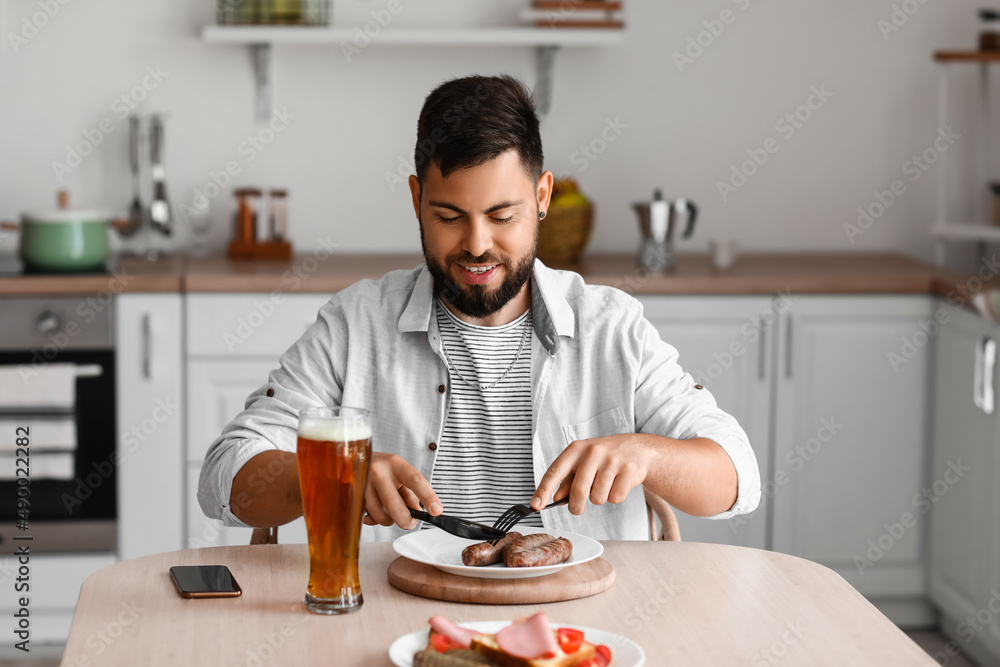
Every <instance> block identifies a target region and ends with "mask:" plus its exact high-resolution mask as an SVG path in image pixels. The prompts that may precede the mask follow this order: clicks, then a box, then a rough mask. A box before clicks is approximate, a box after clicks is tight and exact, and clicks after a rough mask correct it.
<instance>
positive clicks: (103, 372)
mask: <svg viewBox="0 0 1000 667" xmlns="http://www.w3.org/2000/svg"><path fill="white" fill-rule="evenodd" d="M37 355H38V353H37V352H0V367H6V368H10V367H21V366H27V367H31V365H32V363H37V362H38V356H37ZM53 361H54V362H57V363H72V364H77V365H78V367H84V366H86V367H89V369H90V370H89V372H88V373H86V374H82V375H79V376H77V378H76V381H75V383H76V401H75V405H74V406H73V407H72V408H71V409H68V410H64V411H56V412H52V411H45V410H33V409H31V408H25V407H21V408H12V406H11V405H9V404H8V405H3V404H2V403H0V424H2V428H4V429H5V430H11V431H13V430H14V429H15V428H16V427H18V426H22V427H23V426H27V427H29V435H28V438H29V452H28V453H29V457H28V461H27V463H28V466H27V467H28V470H29V472H28V479H29V480H30V484H28V485H26V486H27V488H28V489H29V490H30V495H29V496H28V501H29V503H30V505H29V507H28V508H27V510H28V514H27V519H26V523H25V524H20V523H19V522H20V521H24V520H25V516H24V515H23V514H19V511H18V504H17V499H18V498H19V497H24V495H25V491H24V490H23V489H24V482H21V483H20V484H21V486H19V483H18V481H17V476H16V474H15V473H16V470H15V465H17V466H18V467H22V468H23V467H24V463H25V462H24V461H20V462H17V464H15V459H14V455H15V452H13V451H7V450H5V451H3V452H0V454H2V455H3V457H4V458H3V470H0V546H2V548H4V549H12V548H13V546H12V545H13V544H14V540H13V538H14V536H15V535H17V536H19V538H21V539H24V538H27V537H29V536H30V538H31V551H32V553H52V552H70V551H72V552H82V551H102V552H103V551H114V550H115V549H116V530H115V522H116V519H117V514H118V511H117V502H118V498H117V486H118V484H117V478H116V474H117V467H118V458H117V453H116V452H117V449H116V443H117V437H116V435H115V423H116V422H115V405H116V401H115V365H114V364H115V358H114V352H113V351H112V350H97V351H92V350H88V351H72V350H62V351H60V352H59V354H58V356H57V357H56V358H55V359H54V360H53ZM98 369H99V371H98ZM70 420H71V421H72V423H73V424H75V432H76V438H75V440H76V447H75V449H72V448H70V449H68V450H67V449H62V450H61V451H51V450H49V449H47V448H46V443H45V442H44V441H43V442H39V441H38V438H36V437H34V434H33V433H32V430H33V431H35V432H36V433H38V432H45V429H46V425H47V426H48V427H49V432H51V425H52V423H53V422H54V421H57V422H61V423H62V425H63V426H65V425H66V422H67V421H70ZM32 425H35V427H34V428H33V429H31V426H32ZM39 425H41V426H39ZM20 433H21V434H23V431H21V432H20ZM6 435H13V433H11V434H6ZM10 439H11V438H0V441H3V440H10ZM21 453H22V454H23V452H21ZM32 468H34V471H35V473H36V474H35V475H32V474H31V472H32ZM22 476H23V473H22ZM19 489H21V490H20V492H19Z"/></svg>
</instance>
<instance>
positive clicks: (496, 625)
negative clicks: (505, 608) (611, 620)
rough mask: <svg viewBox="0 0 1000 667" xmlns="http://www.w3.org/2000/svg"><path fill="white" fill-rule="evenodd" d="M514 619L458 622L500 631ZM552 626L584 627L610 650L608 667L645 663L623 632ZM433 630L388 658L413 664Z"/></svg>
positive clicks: (405, 666)
mask: <svg viewBox="0 0 1000 667" xmlns="http://www.w3.org/2000/svg"><path fill="white" fill-rule="evenodd" d="M510 624H511V621H480V622H478V623H459V625H460V626H462V627H463V628H469V629H471V630H479V631H480V632H488V633H491V634H496V632H497V631H499V630H501V629H502V628H505V627H507V626H508V625H510ZM549 627H552V628H574V629H576V630H581V631H582V632H583V634H584V638H585V639H586V640H587V641H588V642H590V643H591V644H604V645H605V646H607V647H608V648H610V649H611V664H610V665H609V667H641V665H643V664H644V663H645V662H646V653H645V652H644V651H643V650H642V647H641V646H639V645H638V644H636V643H635V642H634V641H632V640H631V639H626V638H625V637H622V636H621V635H616V634H614V633H613V632H605V631H604V630H595V629H593V628H584V627H581V626H579V625H560V624H559V623H552V622H549ZM429 634H430V630H429V629H427V630H417V631H416V632H411V633H410V634H408V635H403V636H402V637H399V638H397V639H396V641H394V642H393V643H392V646H390V647H389V659H390V660H392V664H394V665H396V667H413V656H414V654H416V653H417V652H418V651H422V650H423V649H425V648H427V641H428V635H429Z"/></svg>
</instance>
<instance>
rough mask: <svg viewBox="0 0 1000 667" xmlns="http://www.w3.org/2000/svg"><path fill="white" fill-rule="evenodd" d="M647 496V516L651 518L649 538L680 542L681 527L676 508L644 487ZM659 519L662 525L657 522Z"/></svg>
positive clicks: (656, 540) (655, 540)
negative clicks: (675, 511)
mask: <svg viewBox="0 0 1000 667" xmlns="http://www.w3.org/2000/svg"><path fill="white" fill-rule="evenodd" d="M643 494H644V495H645V496H646V516H647V517H648V518H649V539H651V540H652V541H654V542H658V541H661V540H662V541H665V542H680V541H681V529H680V526H679V525H677V515H676V514H674V508H673V507H671V506H670V503H668V502H667V501H666V500H664V499H663V498H661V497H660V496H658V495H656V494H655V493H653V492H652V491H650V490H649V489H647V488H645V487H643ZM657 519H659V523H660V526H659V528H657V525H656V522H657Z"/></svg>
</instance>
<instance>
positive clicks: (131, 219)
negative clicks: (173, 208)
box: [119, 115, 146, 236]
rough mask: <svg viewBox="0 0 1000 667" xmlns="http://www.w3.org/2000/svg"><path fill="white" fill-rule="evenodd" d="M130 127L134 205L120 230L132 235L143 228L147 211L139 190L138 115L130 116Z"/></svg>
mask: <svg viewBox="0 0 1000 667" xmlns="http://www.w3.org/2000/svg"><path fill="white" fill-rule="evenodd" d="M128 127H129V137H128V141H129V146H128V157H129V166H130V168H131V170H132V205H131V206H129V210H128V225H126V226H124V227H122V228H121V229H120V230H119V232H120V233H121V235H122V236H132V235H133V234H135V233H136V232H137V231H139V230H140V229H142V221H143V218H144V217H145V213H146V212H145V209H144V208H143V206H142V197H141V194H140V191H139V167H140V161H139V117H138V116H136V115H131V116H129V118H128Z"/></svg>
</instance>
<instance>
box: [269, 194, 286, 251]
mask: <svg viewBox="0 0 1000 667" xmlns="http://www.w3.org/2000/svg"><path fill="white" fill-rule="evenodd" d="M270 222H271V224H270V232H271V240H272V241H284V240H285V239H287V238H288V191H287V190H271V221H270Z"/></svg>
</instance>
